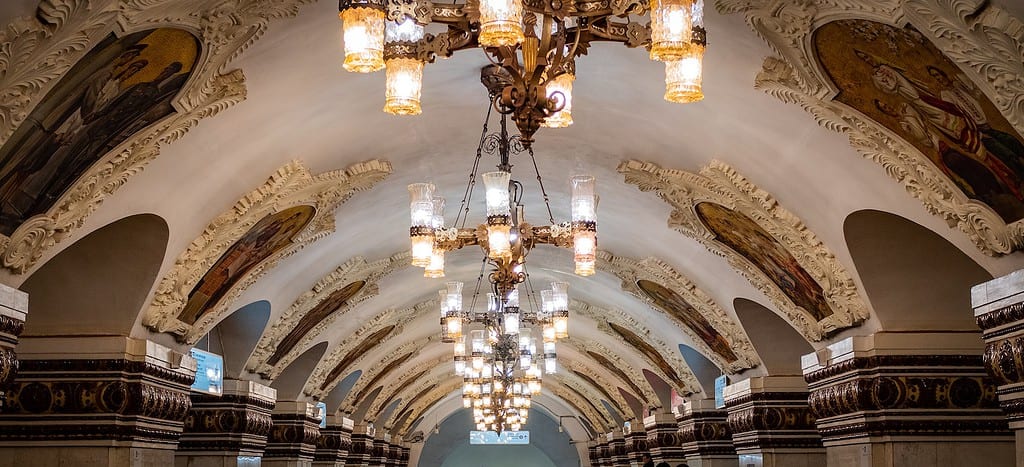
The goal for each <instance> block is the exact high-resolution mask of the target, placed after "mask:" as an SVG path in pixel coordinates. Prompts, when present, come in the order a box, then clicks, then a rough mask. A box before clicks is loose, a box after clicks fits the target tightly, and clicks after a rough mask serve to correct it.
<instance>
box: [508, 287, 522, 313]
mask: <svg viewBox="0 0 1024 467" xmlns="http://www.w3.org/2000/svg"><path fill="white" fill-rule="evenodd" d="M513 307H514V308H519V287H513V288H512V290H510V291H509V293H508V299H507V300H505V308H513Z"/></svg>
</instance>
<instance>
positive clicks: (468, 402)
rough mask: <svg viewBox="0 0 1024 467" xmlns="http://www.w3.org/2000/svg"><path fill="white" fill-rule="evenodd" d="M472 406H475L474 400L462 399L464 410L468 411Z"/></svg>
mask: <svg viewBox="0 0 1024 467" xmlns="http://www.w3.org/2000/svg"><path fill="white" fill-rule="evenodd" d="M472 406H473V399H470V398H468V397H463V398H462V407H463V408H465V409H468V408H470V407H472Z"/></svg>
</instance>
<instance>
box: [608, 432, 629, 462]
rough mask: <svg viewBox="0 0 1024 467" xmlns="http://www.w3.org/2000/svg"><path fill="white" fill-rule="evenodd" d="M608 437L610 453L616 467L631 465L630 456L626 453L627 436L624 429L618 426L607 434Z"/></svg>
mask: <svg viewBox="0 0 1024 467" xmlns="http://www.w3.org/2000/svg"><path fill="white" fill-rule="evenodd" d="M606 436H607V437H608V453H609V457H611V463H612V465H613V466H614V467H629V456H628V455H627V454H626V438H625V437H624V436H622V430H620V429H618V428H616V429H614V430H612V431H611V432H610V433H608V434H607V435H606Z"/></svg>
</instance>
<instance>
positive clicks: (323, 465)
mask: <svg viewBox="0 0 1024 467" xmlns="http://www.w3.org/2000/svg"><path fill="white" fill-rule="evenodd" d="M353 428H355V423H354V422H353V421H352V420H351V419H349V418H345V417H343V416H341V415H328V416H327V426H325V427H323V428H320V437H319V438H317V442H316V454H315V455H314V456H313V465H314V466H315V467H343V466H344V465H345V461H346V460H347V459H348V452H349V450H350V449H351V448H352V430H353Z"/></svg>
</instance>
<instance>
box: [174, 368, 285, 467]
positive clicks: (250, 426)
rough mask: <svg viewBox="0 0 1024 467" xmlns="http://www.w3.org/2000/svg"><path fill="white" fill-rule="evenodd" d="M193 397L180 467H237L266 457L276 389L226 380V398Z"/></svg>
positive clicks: (177, 462)
mask: <svg viewBox="0 0 1024 467" xmlns="http://www.w3.org/2000/svg"><path fill="white" fill-rule="evenodd" d="M191 398H192V410H190V411H189V414H188V417H187V418H186V419H185V430H184V432H183V433H182V434H181V439H180V441H179V442H178V451H177V453H176V454H175V458H174V463H175V465H176V466H177V467H193V466H195V467H199V466H202V467H220V466H224V467H228V466H232V467H234V466H237V465H245V462H254V461H255V459H259V458H261V457H263V450H264V449H266V447H267V435H268V434H269V433H270V426H271V419H270V413H271V411H272V410H273V409H274V403H275V401H276V400H277V391H276V390H274V389H273V388H270V387H267V386H264V385H262V384H259V383H256V382H253V381H240V380H225V381H224V393H223V394H222V395H220V396H215V395H210V394H202V393H193V394H192V396H191Z"/></svg>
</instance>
